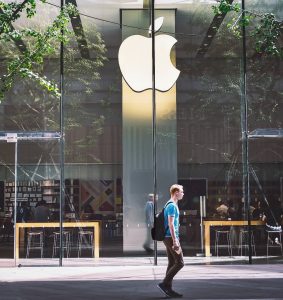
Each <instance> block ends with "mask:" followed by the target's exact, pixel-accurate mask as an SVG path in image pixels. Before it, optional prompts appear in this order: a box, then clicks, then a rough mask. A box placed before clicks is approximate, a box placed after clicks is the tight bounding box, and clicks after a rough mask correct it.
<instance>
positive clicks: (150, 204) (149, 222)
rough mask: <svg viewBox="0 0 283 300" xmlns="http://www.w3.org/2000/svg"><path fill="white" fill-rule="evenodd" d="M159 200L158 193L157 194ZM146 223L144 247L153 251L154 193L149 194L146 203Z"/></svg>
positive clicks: (147, 250)
mask: <svg viewBox="0 0 283 300" xmlns="http://www.w3.org/2000/svg"><path fill="white" fill-rule="evenodd" d="M156 200H157V195H156ZM145 224H146V238H145V241H144V244H143V248H144V250H145V251H146V252H148V253H151V252H153V240H152V238H151V228H152V227H153V225H154V194H148V196H147V201H146V204H145Z"/></svg>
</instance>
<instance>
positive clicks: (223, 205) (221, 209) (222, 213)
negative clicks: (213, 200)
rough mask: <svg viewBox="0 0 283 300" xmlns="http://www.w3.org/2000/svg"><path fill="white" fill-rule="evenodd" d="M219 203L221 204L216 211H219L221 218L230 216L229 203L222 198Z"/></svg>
mask: <svg viewBox="0 0 283 300" xmlns="http://www.w3.org/2000/svg"><path fill="white" fill-rule="evenodd" d="M218 205H219V206H218V207H217V208H216V212H217V214H218V216H220V218H221V219H225V218H228V216H229V213H228V211H229V207H228V204H227V203H225V202H224V201H222V200H219V202H218Z"/></svg>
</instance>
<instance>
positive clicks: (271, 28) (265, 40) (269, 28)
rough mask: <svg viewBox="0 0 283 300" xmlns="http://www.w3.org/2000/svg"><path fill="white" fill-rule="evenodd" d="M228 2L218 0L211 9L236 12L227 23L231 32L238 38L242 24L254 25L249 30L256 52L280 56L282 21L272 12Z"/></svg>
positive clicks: (227, 0) (219, 11)
mask: <svg viewBox="0 0 283 300" xmlns="http://www.w3.org/2000/svg"><path fill="white" fill-rule="evenodd" d="M230 2H231V1H230V0H220V1H219V3H218V4H217V5H213V6H212V9H213V11H214V13H215V14H216V15H221V14H227V13H229V12H234V13H237V14H238V15H237V16H236V17H234V18H233V19H232V22H230V23H228V24H227V27H228V28H229V29H230V30H231V31H232V32H233V34H234V35H235V36H236V37H238V38H240V37H241V30H242V28H243V26H244V27H247V26H254V27H253V29H252V30H251V36H252V37H253V38H254V39H255V50H256V52H258V53H265V54H267V55H271V56H276V57H280V58H282V57H283V51H282V49H281V47H280V41H279V40H280V38H281V29H282V24H283V22H282V21H279V20H277V19H276V17H275V15H274V14H273V13H264V14H258V13H255V12H250V11H248V10H242V9H241V8H240V5H239V4H231V3H230ZM252 21H254V22H252Z"/></svg>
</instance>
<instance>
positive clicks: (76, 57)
mask: <svg viewBox="0 0 283 300" xmlns="http://www.w3.org/2000/svg"><path fill="white" fill-rule="evenodd" d="M76 3H77V6H78V9H79V10H80V12H81V13H82V15H80V16H79V17H76V18H73V19H72V21H71V26H72V29H73V30H74V33H75V34H74V36H73V37H72V39H71V42H70V44H69V45H68V47H67V48H66V49H65V52H64V70H65V77H64V86H65V96H64V106H65V110H64V112H65V114H64V126H65V132H66V138H65V191H66V196H65V211H64V217H65V220H66V221H67V220H70V221H74V222H78V221H81V222H90V223H92V224H88V225H90V226H81V227H80V228H78V229H77V230H76V232H75V234H74V235H73V239H74V244H76V245H77V253H76V257H77V258H78V257H79V259H77V261H78V262H79V263H80V264H83V263H84V262H86V263H87V264H89V263H94V260H93V259H92V257H93V256H94V255H95V253H94V254H93V251H94V252H95V251H97V253H99V256H100V257H105V256H121V255H122V254H123V196H122V195H123V186H122V182H123V179H122V95H121V82H122V77H121V73H120V70H119V66H118V59H117V57H118V47H119V46H120V43H121V34H120V32H121V28H120V13H119V12H120V10H119V9H120V7H121V4H120V3H119V2H117V3H116V2H115V1H105V2H103V3H102V2H100V1H99V2H97V1H91V2H86V1H76ZM103 20H106V21H103ZM107 20H108V21H107ZM109 21H111V22H109ZM94 224H98V226H99V234H100V239H99V242H100V244H99V246H98V247H99V249H96V246H95V249H93V247H92V245H91V243H92V242H91V241H92V239H93V238H94V243H95V240H96V238H95V236H93V234H95V233H96V231H97V229H94V230H93V226H94ZM91 226H92V227H91ZM88 233H89V234H88ZM64 263H65V264H66V263H68V261H67V260H64Z"/></svg>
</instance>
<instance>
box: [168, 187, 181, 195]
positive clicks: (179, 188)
mask: <svg viewBox="0 0 283 300" xmlns="http://www.w3.org/2000/svg"><path fill="white" fill-rule="evenodd" d="M181 189H183V186H182V185H180V184H173V185H172V186H171V187H170V195H174V194H175V193H176V192H179V191H180V190H181Z"/></svg>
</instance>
